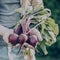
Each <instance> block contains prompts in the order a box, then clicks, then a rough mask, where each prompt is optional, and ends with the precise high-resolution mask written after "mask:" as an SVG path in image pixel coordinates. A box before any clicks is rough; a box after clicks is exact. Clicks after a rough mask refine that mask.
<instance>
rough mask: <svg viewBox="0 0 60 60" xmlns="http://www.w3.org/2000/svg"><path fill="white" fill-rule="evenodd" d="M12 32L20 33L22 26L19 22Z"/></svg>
mask: <svg viewBox="0 0 60 60" xmlns="http://www.w3.org/2000/svg"><path fill="white" fill-rule="evenodd" d="M14 33H16V34H18V35H20V34H21V33H22V26H21V24H19V25H17V26H16V27H15V28H14Z"/></svg>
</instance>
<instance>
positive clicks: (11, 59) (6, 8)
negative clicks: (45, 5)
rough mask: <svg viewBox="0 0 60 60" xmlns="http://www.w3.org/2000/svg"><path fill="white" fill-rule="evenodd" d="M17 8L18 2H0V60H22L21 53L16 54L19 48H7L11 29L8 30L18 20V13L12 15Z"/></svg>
mask: <svg viewBox="0 0 60 60" xmlns="http://www.w3.org/2000/svg"><path fill="white" fill-rule="evenodd" d="M21 1H22V0H21ZM37 1H38V0H37ZM23 2H24V1H23ZM19 7H20V0H0V35H1V36H3V39H2V37H1V36H0V60H24V59H23V56H22V53H21V52H19V53H18V51H19V49H20V46H17V47H13V46H9V45H8V39H7V38H8V36H9V34H11V33H13V29H8V28H12V27H13V26H14V25H15V24H16V22H17V21H18V20H19V19H20V15H19V14H18V13H13V12H14V10H15V9H17V8H19ZM12 11H13V12H12ZM11 12H12V13H11ZM4 26H5V27H4ZM6 27H7V28H6ZM3 32H4V33H3ZM3 40H4V41H5V42H4V41H3ZM17 53H18V54H17Z"/></svg>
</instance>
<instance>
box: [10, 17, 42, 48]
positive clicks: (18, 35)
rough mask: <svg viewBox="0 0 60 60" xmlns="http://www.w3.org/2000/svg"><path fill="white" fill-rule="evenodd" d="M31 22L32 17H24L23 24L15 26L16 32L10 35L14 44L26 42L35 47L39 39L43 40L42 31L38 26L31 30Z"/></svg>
mask: <svg viewBox="0 0 60 60" xmlns="http://www.w3.org/2000/svg"><path fill="white" fill-rule="evenodd" d="M30 24H31V19H30V18H24V19H23V20H22V22H21V24H17V25H16V27H15V28H14V34H11V35H10V36H9V42H10V43H11V44H12V45H16V44H18V43H19V44H21V45H22V44H23V43H24V42H26V43H28V44H30V45H32V46H33V47H35V46H36V45H37V43H38V41H39V40H40V41H42V38H41V35H40V32H39V31H38V30H37V29H36V28H34V29H32V30H31V28H30Z"/></svg>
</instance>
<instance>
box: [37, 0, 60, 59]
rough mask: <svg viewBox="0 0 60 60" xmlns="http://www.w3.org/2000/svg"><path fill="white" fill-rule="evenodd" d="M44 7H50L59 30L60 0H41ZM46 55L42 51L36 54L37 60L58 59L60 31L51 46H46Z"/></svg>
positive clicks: (59, 57) (59, 56)
mask: <svg viewBox="0 0 60 60" xmlns="http://www.w3.org/2000/svg"><path fill="white" fill-rule="evenodd" d="M43 1H44V6H45V8H49V9H51V12H52V15H51V17H52V18H53V19H55V22H56V23H57V24H58V25H59V31H60V0H43ZM47 50H48V52H49V53H48V55H46V56H45V55H44V54H43V53H39V54H36V57H37V60H60V32H59V35H58V36H57V42H56V43H55V44H54V45H52V46H51V47H48V48H47Z"/></svg>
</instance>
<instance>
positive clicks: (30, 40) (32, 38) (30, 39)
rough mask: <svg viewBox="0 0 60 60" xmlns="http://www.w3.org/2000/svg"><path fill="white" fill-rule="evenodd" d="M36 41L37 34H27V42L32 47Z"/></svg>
mask: <svg viewBox="0 0 60 60" xmlns="http://www.w3.org/2000/svg"><path fill="white" fill-rule="evenodd" d="M37 42H38V40H37V36H36V35H31V36H29V39H28V40H27V43H29V44H30V45H32V46H33V47H35V46H36V44H37Z"/></svg>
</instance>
